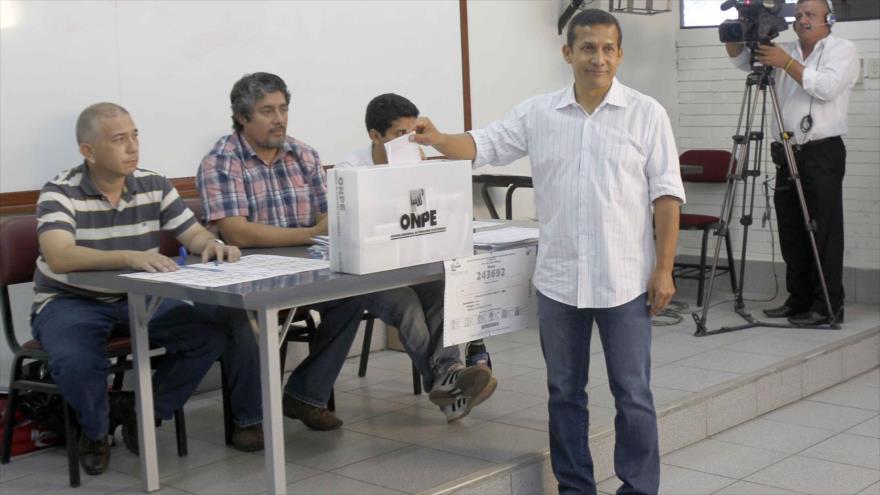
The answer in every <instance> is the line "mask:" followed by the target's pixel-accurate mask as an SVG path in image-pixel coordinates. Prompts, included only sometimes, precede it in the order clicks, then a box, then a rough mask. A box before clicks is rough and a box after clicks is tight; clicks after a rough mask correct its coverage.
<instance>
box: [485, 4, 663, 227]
mask: <svg viewBox="0 0 880 495" xmlns="http://www.w3.org/2000/svg"><path fill="white" fill-rule="evenodd" d="M599 3H601V5H600V6H601V8H606V7H607V2H604V1H603V2H597V5H598V4H599ZM672 3H675V4H677V3H678V2H670V4H672ZM670 6H671V7H672V5H670ZM559 8H560V7H559V2H555V1H552V2H551V1H540V0H539V1H534V0H532V1H528V0H520V1H506V0H505V1H500V0H499V1H494V0H481V1H471V2H468V27H469V31H468V37H469V40H468V41H469V44H470V64H471V102H472V103H471V108H472V111H473V126H474V128H479V127H482V126H485V125H487V124H489V123H491V122H492V121H494V120H496V119H499V118H501V117H503V116H504V115H505V114H506V113H507V112H508V111H510V110H511V109H512V108H513V107H514V106H515V105H516V104H517V103H519V102H521V101H522V100H524V99H526V98H528V97H530V96H534V95H537V94H541V93H549V92H551V91H556V90H558V89H560V88H562V87H565V86H567V85H570V84H572V82H573V79H572V74H571V68H570V67H569V66H568V65H567V64H566V63H565V60H564V59H563V58H562V45H563V44H564V42H565V39H564V35H563V36H559V35H557V34H556V25H557V20H558V19H559V13H560V11H559ZM675 8H676V9H677V6H676V7H675ZM615 15H616V16H617V18H618V21H619V22H620V24H621V29H622V30H623V49H624V57H623V62H622V63H621V65H620V67H619V68H618V72H617V77H618V79H620V81H621V82H622V83H624V84H626V85H627V86H630V87H632V88H634V89H636V90H638V91H641V92H643V93H645V94H648V95H650V96H652V97H654V98H656V99H657V100H658V101H659V102H660V103H661V104H662V105H663V106H664V107H665V108H666V110H667V112H669V115H670V119H671V120H672V122H673V124H674V123H675V121H676V118H677V117H676V115H677V109H678V107H677V96H678V95H677V91H676V87H675V84H674V83H675V80H676V66H675V34H676V29H677V26H678V14H677V10H676V11H674V12H667V13H663V14H658V15H654V16H642V15H635V14H619V13H618V14H615ZM477 173H487V174H519V175H530V174H531V173H530V169H529V164H528V159H523V160H519V161H517V162H515V163H513V164H511V165H509V166H506V167H483V168H481V169H478V170H477ZM493 197H494V198H495V201H494V202H495V204H496V207H497V208H498V210H499V214H500V215H501V216H502V217H503V216H504V211H503V205H504V198H503V196H502V195H501V193H500V192H499V193H497V194H496V195H493ZM475 207H476V206H475ZM513 209H514V216H515V217H516V218H532V217H534V199H533V195H532V192H531V190H527V189H526V190H517V192H516V194H515V195H514V208H513Z"/></svg>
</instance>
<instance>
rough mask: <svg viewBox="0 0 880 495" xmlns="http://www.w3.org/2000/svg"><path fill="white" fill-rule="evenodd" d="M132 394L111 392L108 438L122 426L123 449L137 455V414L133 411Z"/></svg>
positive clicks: (133, 401)
mask: <svg viewBox="0 0 880 495" xmlns="http://www.w3.org/2000/svg"><path fill="white" fill-rule="evenodd" d="M134 404H135V400H134V393H133V392H112V393H111V394H110V430H109V434H110V436H113V434H114V433H115V432H116V427H117V426H122V441H123V443H125V448H127V449H128V450H129V452H131V453H132V454H134V455H139V448H138V428H137V414H136V413H135V411H134Z"/></svg>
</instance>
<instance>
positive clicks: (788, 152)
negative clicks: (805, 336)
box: [770, 85, 837, 327]
mask: <svg viewBox="0 0 880 495" xmlns="http://www.w3.org/2000/svg"><path fill="white" fill-rule="evenodd" d="M770 101H771V102H772V103H773V114H774V116H775V117H776V124H777V125H778V126H779V129H784V127H783V125H782V113H781V111H780V110H779V98H778V96H777V95H776V88H775V86H772V85H771V86H770ZM782 145H783V148H785V159H786V161H787V162H788V170H789V173H790V175H791V179H792V181H793V182H794V186H795V191H797V196H798V202H799V203H800V207H801V213H802V214H803V219H804V226H805V227H806V229H807V235H808V236H809V238H810V248H811V249H812V251H813V263H815V266H816V274H817V275H818V277H817V278H818V279H819V284H820V285H821V288H822V297H823V298H824V299H825V310H826V311H827V313H826V314H828V315H829V318H830V325H831V326H833V327H837V315H836V314H835V313H834V311H833V310H832V309H831V298H830V296H829V295H828V283H827V281H826V279H825V273H824V271H823V270H822V260H821V258H820V257H819V248H818V246H817V245H816V224H815V222H814V221H813V219H812V218H810V212H809V209H808V208H807V201H806V199H805V197H804V187H803V184H802V183H801V177H800V174H799V172H798V168H797V164H796V163H795V161H794V150H793V149H792V147H791V135H790V134H789V133H788V132H786V131H782Z"/></svg>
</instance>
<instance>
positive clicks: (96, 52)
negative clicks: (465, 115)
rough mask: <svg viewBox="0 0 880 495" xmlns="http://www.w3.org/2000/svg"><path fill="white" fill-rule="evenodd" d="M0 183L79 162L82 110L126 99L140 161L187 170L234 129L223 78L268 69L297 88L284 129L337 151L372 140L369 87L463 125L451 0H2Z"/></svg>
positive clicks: (329, 158) (175, 171)
mask: <svg viewBox="0 0 880 495" xmlns="http://www.w3.org/2000/svg"><path fill="white" fill-rule="evenodd" d="M0 5H2V8H3V12H2V17H3V21H2V23H0V143H2V146H0V191H2V192H7V191H18V190H28V189H38V188H40V187H41V186H42V185H43V184H44V183H45V182H46V181H47V180H49V179H51V178H52V177H53V176H54V175H55V174H56V173H57V172H58V171H59V170H61V169H64V168H69V167H71V166H74V165H76V164H77V163H79V162H80V161H81V158H80V157H79V154H78V153H77V149H76V143H75V141H74V137H73V129H74V122H75V119H76V116H77V115H78V113H79V112H80V111H81V110H82V109H83V108H85V107H86V106H87V105H89V104H91V103H94V102H97V101H107V100H109V101H114V102H117V103H120V104H122V105H123V106H125V107H127V108H128V110H129V111H130V112H131V113H132V116H133V118H134V121H135V123H136V125H138V127H139V129H140V137H141V162H140V165H141V167H143V168H147V169H151V170H156V171H158V172H161V173H163V174H165V175H168V176H170V177H182V176H191V175H194V174H195V171H196V168H197V166H198V164H199V161H200V160H201V158H202V157H203V156H204V155H205V153H207V151H208V150H210V148H211V146H212V145H213V143H214V142H215V141H216V140H217V138H218V137H220V136H221V135H223V134H228V133H229V132H230V128H231V120H230V117H229V116H230V113H231V112H230V109H229V91H230V89H231V88H232V85H233V83H234V82H235V81H236V80H237V79H238V78H240V77H241V76H242V75H243V74H245V73H248V72H256V71H267V72H274V73H276V74H278V75H280V76H281V77H282V78H284V79H285V81H286V82H287V84H288V87H289V88H290V91H291V93H292V102H291V116H290V122H289V126H288V127H289V133H290V134H291V135H293V136H296V137H298V138H300V139H302V140H303V141H305V142H307V143H309V144H311V145H312V146H314V147H315V148H316V149H317V150H318V152H319V153H320V154H321V157H322V159H323V160H324V161H325V162H326V163H334V162H335V161H337V160H339V159H341V158H342V157H343V156H344V155H345V154H347V153H348V152H349V151H351V150H352V149H354V148H356V147H362V146H364V145H366V143H367V142H368V140H367V136H366V130H365V129H364V123H363V118H364V110H365V108H366V104H367V102H368V101H369V99H370V98H372V97H373V96H376V95H377V94H380V93H384V92H389V91H393V92H399V93H401V94H405V95H407V96H408V97H410V98H412V99H413V100H414V101H417V102H419V105H420V106H421V107H422V109H423V111H424V112H426V113H430V114H431V115H433V116H434V118H435V120H436V121H437V122H438V124H440V125H443V126H444V127H446V128H449V129H451V130H461V129H462V107H463V103H462V94H461V50H460V42H459V32H460V29H459V13H458V3H457V2H453V1H428V2H424V1H420V2H399V1H393V0H382V1H380V0H371V1H369V2H363V1H352V0H349V1H333V2H325V1H318V0H312V1H264V0H260V1H257V0H253V1H245V0H239V1H211V2H207V1H195V0H181V1H173V2H169V1H161V0H150V1H138V2H134V1H123V0H114V1H107V0H104V1H82V0H70V1H63V2H62V1H42V0H41V1H37V0H31V1H26V2H24V1H5V0H4V1H3V2H2V3H0Z"/></svg>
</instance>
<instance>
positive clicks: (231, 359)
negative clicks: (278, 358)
mask: <svg viewBox="0 0 880 495" xmlns="http://www.w3.org/2000/svg"><path fill="white" fill-rule="evenodd" d="M196 307H197V308H198V309H199V310H201V311H203V312H205V313H207V314H208V315H210V316H211V317H212V318H214V319H215V320H216V321H217V322H218V326H220V325H222V328H223V329H224V330H225V331H226V338H227V341H228V344H227V345H226V349H225V350H224V351H223V356H222V357H221V359H222V360H223V367H224V368H225V369H226V377H225V379H226V385H227V386H228V387H229V399H230V400H229V402H230V404H229V406H230V409H231V412H232V421H233V422H234V423H235V425H236V426H239V427H245V426H251V425H255V424H258V423H261V422H262V421H263V402H262V400H263V399H262V389H261V388H260V346H259V342H257V339H256V336H255V335H254V332H253V330H252V329H251V325H250V322H249V321H248V317H247V313H246V312H245V311H243V310H241V309H233V308H227V307H224V306H211V305H208V304H198V303H197V304H196Z"/></svg>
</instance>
